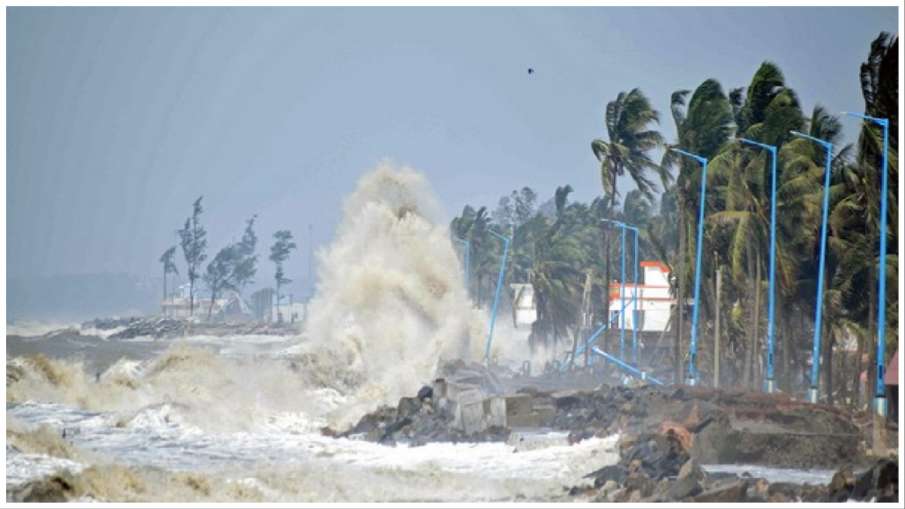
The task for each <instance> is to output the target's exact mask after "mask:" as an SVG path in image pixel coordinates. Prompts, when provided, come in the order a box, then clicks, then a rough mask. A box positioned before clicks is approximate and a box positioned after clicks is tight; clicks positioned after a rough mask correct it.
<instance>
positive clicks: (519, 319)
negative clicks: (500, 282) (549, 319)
mask: <svg viewBox="0 0 905 509" xmlns="http://www.w3.org/2000/svg"><path fill="white" fill-rule="evenodd" d="M509 286H510V287H511V288H512V308H513V312H514V313H515V325H516V327H521V326H522V325H527V326H530V325H531V324H532V323H534V322H536V321H537V308H536V307H535V306H534V287H533V286H531V285H530V284H526V283H513V284H511V285H509Z"/></svg>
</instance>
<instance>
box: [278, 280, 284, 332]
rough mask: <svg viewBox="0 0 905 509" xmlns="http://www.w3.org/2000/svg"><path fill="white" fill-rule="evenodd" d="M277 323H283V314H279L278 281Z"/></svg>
mask: <svg viewBox="0 0 905 509" xmlns="http://www.w3.org/2000/svg"><path fill="white" fill-rule="evenodd" d="M277 323H283V315H281V314H280V283H279V281H277Z"/></svg>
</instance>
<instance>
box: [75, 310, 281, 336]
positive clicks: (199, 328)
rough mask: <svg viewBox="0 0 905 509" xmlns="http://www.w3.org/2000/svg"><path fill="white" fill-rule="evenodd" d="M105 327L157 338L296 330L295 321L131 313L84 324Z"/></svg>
mask: <svg viewBox="0 0 905 509" xmlns="http://www.w3.org/2000/svg"><path fill="white" fill-rule="evenodd" d="M91 328H93V329H97V330H102V331H112V330H115V329H122V330H118V331H116V332H114V333H112V334H110V335H109V339H134V338H138V337H151V338H155V339H162V338H164V339H165V338H175V337H182V336H185V335H191V334H203V335H209V336H226V335H249V334H260V335H289V334H295V333H296V332H297V331H296V328H295V327H294V326H293V325H292V324H286V323H283V324H280V323H261V322H236V323H230V322H210V323H208V322H198V321H194V320H188V319H180V318H170V317H162V316H149V317H129V318H97V319H94V320H91V321H88V322H85V323H83V324H82V329H91Z"/></svg>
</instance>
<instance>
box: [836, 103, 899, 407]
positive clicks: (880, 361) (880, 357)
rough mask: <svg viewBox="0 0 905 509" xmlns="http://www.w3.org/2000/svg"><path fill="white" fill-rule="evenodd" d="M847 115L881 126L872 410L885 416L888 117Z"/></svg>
mask: <svg viewBox="0 0 905 509" xmlns="http://www.w3.org/2000/svg"><path fill="white" fill-rule="evenodd" d="M845 113H846V114H847V115H851V116H853V117H857V118H860V119H863V120H867V121H869V122H873V123H874V124H877V125H879V126H880V127H882V128H883V163H882V169H881V171H882V172H883V173H882V177H881V184H880V267H879V269H880V270H879V280H878V281H877V285H878V287H879V288H878V290H877V291H878V293H877V380H876V383H877V387H876V392H875V393H874V410H875V411H876V412H877V414H879V415H882V416H885V415H886V411H887V402H886V384H884V383H883V375H884V371H885V367H886V359H884V356H885V355H886V221H887V217H886V213H887V212H886V207H887V204H886V199H887V193H888V188H887V186H888V184H887V178H888V175H887V173H888V172H887V169H888V165H889V161H888V158H889V119H885V118H877V117H871V116H868V115H862V114H860V113H851V112H845Z"/></svg>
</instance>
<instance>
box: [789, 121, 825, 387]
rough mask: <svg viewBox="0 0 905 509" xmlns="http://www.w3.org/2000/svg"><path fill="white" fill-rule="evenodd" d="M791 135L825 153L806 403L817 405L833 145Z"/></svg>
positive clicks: (797, 134) (808, 137)
mask: <svg viewBox="0 0 905 509" xmlns="http://www.w3.org/2000/svg"><path fill="white" fill-rule="evenodd" d="M791 133H792V134H793V135H795V136H798V137H799V138H804V139H807V140H811V141H813V142H814V143H817V144H819V145H820V146H822V147H823V149H824V150H825V151H826V162H825V163H824V170H823V219H822V220H821V223H820V262H819V264H818V266H819V269H818V270H819V272H818V273H817V303H816V304H815V306H814V307H815V308H816V311H815V313H814V346H813V350H812V351H811V387H810V388H809V389H808V401H810V402H811V403H817V394H818V392H817V387H818V385H819V382H820V378H819V377H820V324H821V318H822V316H823V273H824V265H825V263H826V220H827V214H828V212H829V208H830V174H831V173H832V172H831V171H830V170H831V167H832V164H833V144H832V143H830V142H828V141H826V140H821V139H820V138H815V137H813V136H808V135H807V134H803V133H800V132H798V131H791Z"/></svg>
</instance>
